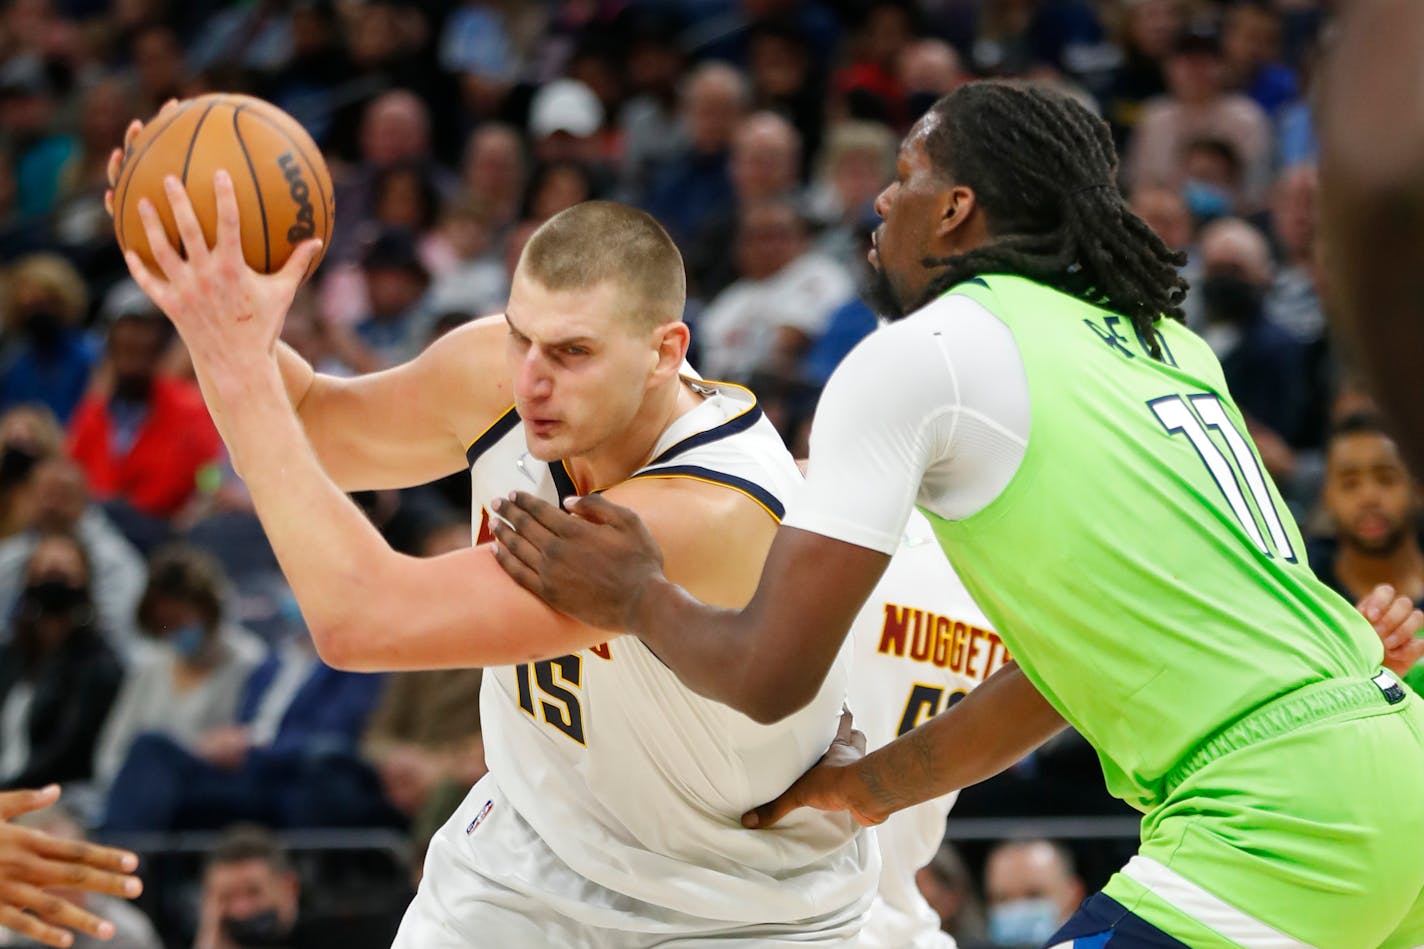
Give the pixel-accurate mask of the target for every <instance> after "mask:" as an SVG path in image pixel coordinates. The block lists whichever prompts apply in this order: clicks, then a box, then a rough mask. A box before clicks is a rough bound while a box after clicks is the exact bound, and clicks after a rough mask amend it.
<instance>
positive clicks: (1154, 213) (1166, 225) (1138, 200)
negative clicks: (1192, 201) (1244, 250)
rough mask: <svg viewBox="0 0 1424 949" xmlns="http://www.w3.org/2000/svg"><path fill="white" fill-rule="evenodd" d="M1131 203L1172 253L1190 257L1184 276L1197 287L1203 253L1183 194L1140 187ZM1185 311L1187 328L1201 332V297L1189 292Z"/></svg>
mask: <svg viewBox="0 0 1424 949" xmlns="http://www.w3.org/2000/svg"><path fill="white" fill-rule="evenodd" d="M1128 204H1129V205H1130V206H1131V207H1132V211H1133V213H1134V214H1136V215H1137V216H1138V217H1140V218H1142V220H1143V221H1144V222H1146V224H1147V226H1148V227H1150V228H1152V231H1153V232H1154V233H1155V234H1156V235H1157V236H1158V237H1160V238H1162V241H1163V243H1165V244H1166V245H1167V246H1168V247H1169V248H1171V249H1172V250H1174V251H1177V252H1179V253H1183V254H1186V255H1187V262H1186V263H1185V264H1184V265H1183V266H1182V267H1181V268H1180V269H1181V274H1182V276H1183V277H1185V278H1186V280H1187V284H1188V286H1189V287H1195V286H1196V285H1197V277H1198V274H1199V273H1200V270H1201V253H1200V251H1199V250H1198V248H1197V241H1196V222H1195V221H1194V220H1193V219H1192V213H1191V211H1190V210H1189V209H1188V208H1187V202H1186V201H1185V200H1183V198H1182V195H1181V193H1180V192H1178V191H1174V190H1172V189H1171V188H1157V187H1145V188H1138V189H1137V190H1136V191H1134V192H1132V195H1131V196H1130V198H1129V201H1128ZM1182 309H1183V310H1184V311H1185V313H1186V318H1187V325H1188V326H1190V327H1191V328H1192V329H1194V330H1197V331H1200V330H1201V300H1200V294H1197V293H1193V292H1191V290H1190V289H1189V290H1188V291H1187V299H1186V301H1185V302H1184V303H1183V304H1182Z"/></svg>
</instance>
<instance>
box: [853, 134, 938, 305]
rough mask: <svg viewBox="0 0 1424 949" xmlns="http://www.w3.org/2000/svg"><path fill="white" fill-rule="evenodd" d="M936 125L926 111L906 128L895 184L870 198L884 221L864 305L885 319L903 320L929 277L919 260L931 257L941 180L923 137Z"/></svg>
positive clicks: (872, 258) (877, 237)
mask: <svg viewBox="0 0 1424 949" xmlns="http://www.w3.org/2000/svg"><path fill="white" fill-rule="evenodd" d="M938 121H939V117H938V116H937V115H936V114H935V113H933V112H930V113H928V114H927V115H926V116H925V117H924V118H923V119H921V120H920V121H919V122H918V123H916V125H915V127H914V128H913V129H911V130H910V134H909V135H908V136H907V137H906V138H905V142H904V144H902V145H901V146H900V154H899V155H898V156H897V157H896V161H895V180H894V181H892V182H890V184H889V185H887V186H886V187H885V190H883V191H881V192H880V195H879V197H877V198H876V199H875V212H876V213H877V214H879V215H880V217H881V218H882V219H883V220H882V223H881V224H880V226H879V227H878V228H876V229H875V235H874V246H873V248H872V249H871V251H870V266H871V269H872V270H873V271H874V272H875V281H874V286H872V288H871V291H870V294H869V296H870V298H871V299H870V301H869V302H870V305H871V306H872V307H873V308H875V309H876V310H878V311H879V312H880V313H881V314H882V315H884V316H889V317H897V316H903V315H904V313H905V312H906V311H907V310H908V309H909V308H910V307H912V306H914V305H915V304H916V303H917V302H919V300H920V298H921V297H922V296H924V292H925V289H926V288H927V287H928V286H929V281H930V276H931V274H930V271H928V270H926V269H925V267H924V265H923V263H922V262H923V261H924V259H925V258H926V257H928V256H930V239H931V234H932V231H933V228H934V225H935V223H936V221H937V220H938V218H939V216H940V214H941V204H942V202H943V193H944V182H943V181H942V179H941V176H939V175H937V174H935V172H934V168H933V166H932V165H931V164H930V158H929V154H928V153H927V152H926V151H925V137H926V135H928V134H929V132H930V130H932V129H933V128H934V124H935V123H936V122H938Z"/></svg>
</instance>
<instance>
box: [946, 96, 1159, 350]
mask: <svg viewBox="0 0 1424 949" xmlns="http://www.w3.org/2000/svg"><path fill="white" fill-rule="evenodd" d="M930 111H931V112H932V113H934V114H935V115H936V116H937V117H938V122H937V123H936V124H935V125H934V126H933V127H932V129H931V131H930V133H929V134H928V135H927V136H926V138H925V149H926V151H927V152H928V154H929V159H930V162H931V163H932V165H933V166H934V168H935V170H936V171H938V172H940V173H942V174H944V175H946V176H948V177H950V178H951V179H952V180H954V181H955V182H958V183H960V184H963V185H965V186H967V187H969V188H972V189H973V191H974V197H975V200H976V202H977V203H978V206H979V207H980V208H981V209H982V210H983V211H984V216H985V221H986V224H987V226H988V230H989V235H990V238H991V239H990V241H989V243H987V244H985V245H984V246H982V247H977V248H975V249H973V250H970V251H967V252H965V253H963V254H957V255H955V256H953V257H945V258H939V259H935V258H930V259H927V260H925V261H923V263H924V266H926V267H931V268H942V272H941V273H940V274H939V275H937V276H936V277H935V279H934V280H933V281H932V282H931V284H930V287H929V289H928V290H927V291H926V294H925V299H924V300H922V301H921V305H923V304H924V303H926V302H928V301H929V300H931V299H933V298H935V297H937V296H939V295H940V294H942V293H944V292H945V291H946V290H948V289H950V288H951V287H953V286H955V285H956V284H959V283H962V282H963V281H965V280H968V279H970V278H971V277H974V276H977V275H978V274H984V273H1008V274H1015V275H1018V276H1021V277H1026V278H1027V279H1029V280H1034V281H1037V282H1038V283H1043V284H1046V285H1048V286H1050V287H1053V288H1054V289H1057V290H1061V291H1062V292H1064V293H1067V294H1070V295H1072V296H1075V297H1077V298H1078V299H1080V300H1084V301H1086V302H1087V303H1090V304H1092V305H1094V306H1099V307H1102V308H1103V309H1106V310H1111V311H1112V312H1114V313H1119V314H1121V315H1123V316H1126V317H1128V318H1129V319H1131V320H1132V325H1133V327H1134V328H1135V329H1136V331H1137V335H1138V336H1139V337H1140V338H1141V340H1142V342H1143V344H1144V345H1146V346H1147V347H1148V349H1149V350H1150V351H1151V353H1152V355H1153V356H1154V357H1156V358H1158V359H1160V358H1162V354H1161V350H1160V348H1159V346H1158V344H1157V333H1156V329H1155V324H1156V322H1157V320H1158V319H1159V318H1161V317H1163V316H1167V317H1170V318H1172V319H1175V320H1181V319H1183V314H1182V306H1181V304H1182V300H1183V298H1185V296H1186V292H1187V282H1186V280H1184V279H1183V278H1182V276H1181V274H1179V273H1178V272H1177V268H1178V267H1180V266H1182V265H1183V264H1185V263H1186V255H1185V254H1180V253H1174V252H1173V251H1172V250H1171V249H1169V248H1168V247H1167V245H1166V244H1164V243H1163V242H1162V239H1161V238H1160V237H1158V236H1157V235H1156V234H1155V233H1153V231H1152V229H1151V228H1150V227H1148V226H1147V224H1146V223H1145V222H1144V221H1143V220H1142V219H1141V218H1139V217H1138V216H1137V215H1136V214H1134V213H1133V212H1132V211H1131V209H1129V208H1128V206H1127V205H1126V203H1124V202H1123V200H1122V195H1121V194H1120V193H1119V192H1118V189H1117V185H1116V183H1115V181H1116V176H1117V153H1116V151H1115V150H1114V148H1113V143H1112V135H1111V133H1110V132H1109V131H1108V126H1107V123H1106V122H1103V121H1102V120H1101V119H1099V118H1097V117H1096V116H1094V115H1093V114H1092V113H1091V112H1089V111H1088V110H1087V109H1085V108H1083V107H1082V106H1081V105H1079V104H1078V103H1077V102H1075V101H1073V100H1072V99H1070V98H1068V97H1067V96H1063V95H1060V94H1058V93H1054V92H1049V91H1047V90H1044V89H1040V88H1035V87H1033V86H1030V85H1025V84H1011V83H1006V82H978V83H971V84H969V85H966V86H961V87H960V88H959V89H958V90H956V91H955V92H953V93H951V94H950V95H948V96H945V97H944V98H942V99H940V100H939V101H938V102H936V103H935V104H934V106H933V107H932V108H931V110H930Z"/></svg>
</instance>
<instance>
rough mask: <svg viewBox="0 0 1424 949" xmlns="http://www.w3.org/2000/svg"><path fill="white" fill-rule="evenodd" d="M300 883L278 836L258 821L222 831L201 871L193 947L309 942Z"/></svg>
mask: <svg viewBox="0 0 1424 949" xmlns="http://www.w3.org/2000/svg"><path fill="white" fill-rule="evenodd" d="M301 892H302V884H301V879H300V878H299V877H298V876H297V872H296V870H294V869H293V868H292V864H291V861H290V860H289V859H288V858H287V855H286V853H285V852H284V851H283V850H282V848H281V845H280V844H279V843H278V842H277V840H276V838H275V837H273V836H272V835H271V834H270V833H268V832H267V831H265V830H263V829H262V828H260V827H254V826H237V827H233V828H231V829H230V830H228V831H227V832H226V833H224V834H223V837H222V839H221V840H219V841H218V843H217V846H215V847H214V848H213V852H212V856H211V857H209V858H208V866H207V869H206V870H205V871H204V872H203V895H202V908H201V910H200V914H201V916H200V921H199V924H198V936H197V938H196V939H195V940H194V941H193V949H256V947H259V946H265V947H270V949H278V947H290V949H296V947H298V946H307V945H312V944H313V943H311V942H309V941H307V939H308V937H306V936H304V935H302V933H301V932H300V923H299V920H298V914H299V909H300V903H301Z"/></svg>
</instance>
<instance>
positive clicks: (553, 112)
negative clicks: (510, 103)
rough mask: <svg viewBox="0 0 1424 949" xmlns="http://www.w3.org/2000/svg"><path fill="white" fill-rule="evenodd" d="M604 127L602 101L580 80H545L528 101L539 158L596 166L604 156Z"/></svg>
mask: <svg viewBox="0 0 1424 949" xmlns="http://www.w3.org/2000/svg"><path fill="white" fill-rule="evenodd" d="M601 128H603V103H601V102H599V101H598V96H596V95H594V94H593V90H592V89H590V88H589V87H588V86H586V85H584V84H583V83H582V82H579V81H578V80H577V79H555V80H554V81H553V82H549V83H545V84H544V85H542V86H540V87H539V91H538V92H536V93H534V98H533V100H532V101H531V102H530V103H529V140H530V143H531V146H532V149H531V150H532V151H533V154H534V159H535V160H536V161H539V162H564V161H572V162H578V163H579V164H582V165H584V166H585V167H588V168H593V167H595V166H596V165H597V163H598V162H600V161H601V160H602V159H603V154H602V150H601V148H600V144H599V139H598V132H599V130H600V129H601Z"/></svg>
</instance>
